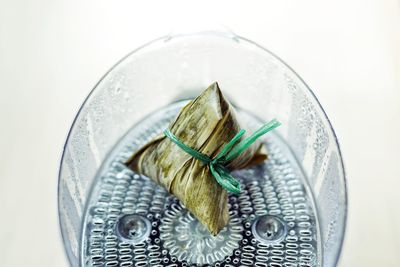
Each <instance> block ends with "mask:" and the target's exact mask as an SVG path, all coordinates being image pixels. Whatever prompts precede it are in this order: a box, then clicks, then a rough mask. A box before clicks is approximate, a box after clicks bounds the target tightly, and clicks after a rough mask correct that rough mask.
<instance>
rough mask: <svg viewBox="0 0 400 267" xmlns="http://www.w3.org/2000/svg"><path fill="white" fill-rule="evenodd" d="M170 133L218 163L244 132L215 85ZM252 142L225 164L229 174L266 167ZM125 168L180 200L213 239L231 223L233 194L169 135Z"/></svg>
mask: <svg viewBox="0 0 400 267" xmlns="http://www.w3.org/2000/svg"><path fill="white" fill-rule="evenodd" d="M168 129H169V131H170V132H171V133H173V135H174V136H175V137H176V138H177V139H179V140H180V141H181V142H182V143H184V144H185V145H186V146H187V147H190V148H191V149H193V150H196V151H198V152H200V153H201V154H203V155H206V156H207V157H208V158H210V159H215V157H217V155H218V154H219V153H221V151H222V150H223V149H224V147H225V146H226V145H227V144H228V143H229V142H230V140H231V139H232V138H234V137H235V135H237V133H238V132H239V131H240V129H241V127H240V125H239V123H238V121H237V119H236V116H235V112H234V109H233V107H232V106H231V105H230V104H229V102H228V101H227V100H226V99H225V98H224V96H223V95H222V93H221V90H220V89H219V87H218V84H217V83H213V84H212V85H211V86H209V87H208V88H207V89H206V90H205V91H204V92H203V93H202V94H201V95H199V96H198V97H197V98H195V99H194V100H192V101H190V102H189V103H188V104H187V105H186V106H185V107H184V108H183V109H182V110H181V111H180V113H179V114H178V116H177V118H176V119H175V121H173V122H172V123H171V125H170V126H169V128H168ZM243 139H244V138H243V137H241V140H243ZM239 141H240V140H239ZM253 142H254V141H253ZM253 142H252V144H251V145H248V147H246V150H244V151H241V152H240V153H238V154H240V155H238V156H237V157H236V158H234V159H232V160H226V159H225V160H226V162H225V166H224V167H223V170H221V171H222V172H223V173H226V171H230V170H234V169H240V168H245V167H248V166H250V165H255V164H258V163H260V162H262V161H264V160H265V159H266V158H267V154H266V151H265V148H264V146H263V145H262V143H261V142H258V141H257V142H254V143H253ZM230 150H233V149H232V148H231V149H230ZM126 165H127V166H128V167H129V168H131V169H132V170H134V171H135V172H138V173H140V174H143V175H146V176H148V177H149V178H151V179H152V180H154V181H155V182H156V183H158V184H159V185H161V186H163V187H164V188H166V190H168V192H170V193H172V194H173V195H175V196H176V197H177V198H179V200H180V201H181V202H182V203H183V205H185V207H186V208H187V209H188V210H189V211H190V212H191V213H192V214H193V215H194V216H195V217H196V218H197V219H198V220H199V221H200V222H201V223H202V224H203V225H204V226H205V227H206V228H207V229H208V230H209V232H210V233H211V234H213V235H217V234H218V233H219V231H220V230H221V229H222V228H223V227H224V226H225V225H226V224H227V223H228V219H229V214H228V193H227V191H226V190H225V189H224V188H223V187H222V186H221V185H220V184H219V182H218V181H217V180H216V179H215V177H213V174H212V173H211V170H210V166H211V165H209V164H206V163H205V162H202V161H201V160H199V159H197V158H196V157H193V156H192V155H190V154H189V153H187V152H185V151H184V150H183V149H182V148H181V147H179V146H178V145H176V143H174V142H172V141H171V140H170V139H169V138H167V137H166V136H165V135H160V136H158V137H156V138H155V139H154V140H152V141H150V142H149V143H147V144H146V145H144V146H143V147H142V148H141V149H139V150H138V151H137V152H136V153H134V155H133V156H132V157H131V158H130V159H129V160H128V161H127V162H126ZM221 168H222V167H221Z"/></svg>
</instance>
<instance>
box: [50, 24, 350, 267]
mask: <svg viewBox="0 0 400 267" xmlns="http://www.w3.org/2000/svg"><path fill="white" fill-rule="evenodd" d="M193 36H199V37H200V36H215V37H222V38H228V39H232V40H236V41H242V42H244V43H247V44H249V45H253V46H255V47H257V48H259V49H261V50H262V51H264V52H265V53H268V54H269V55H271V56H272V57H274V58H275V59H277V60H278V61H279V62H280V63H282V64H283V65H284V66H285V67H286V68H287V69H288V70H289V71H291V72H292V73H293V74H294V75H295V76H296V77H297V78H298V79H299V81H300V82H301V83H303V85H304V86H305V87H306V89H307V90H308V92H309V93H310V95H311V97H312V98H313V99H314V100H315V102H316V103H317V105H318V107H319V108H320V110H321V111H322V113H323V116H324V117H325V119H326V121H327V122H328V125H329V128H330V130H331V132H332V134H333V136H334V139H335V144H336V146H337V148H338V153H339V158H340V167H341V170H342V172H343V181H342V182H343V185H344V207H343V208H344V216H343V218H344V219H343V222H342V224H343V228H342V233H341V235H340V241H339V242H340V244H339V249H338V251H337V255H336V257H335V266H336V265H337V263H338V261H339V259H340V255H341V252H342V247H343V242H344V238H345V234H346V226H347V213H348V194H347V181H346V171H345V166H344V162H343V155H342V152H341V149H340V144H339V140H338V138H337V135H336V132H335V130H334V129H333V126H332V123H331V121H330V119H329V118H328V115H327V114H326V112H325V110H324V108H323V107H322V105H321V103H320V102H319V100H318V98H317V96H316V95H315V93H314V92H313V91H312V90H311V88H310V87H309V86H308V84H307V83H306V82H305V81H304V80H303V79H302V78H301V76H300V75H298V74H297V72H296V71H294V70H293V69H292V68H291V67H290V66H289V65H288V64H287V63H286V62H285V61H284V60H282V59H281V58H280V57H278V56H277V55H276V54H274V53H273V52H271V51H270V50H268V49H266V48H264V47H263V46H261V45H259V44H257V43H255V42H253V41H251V40H249V39H247V38H245V37H242V36H239V35H236V34H235V33H233V32H231V31H227V32H221V31H201V32H194V33H184V34H171V35H165V36H162V37H159V38H157V39H154V40H152V41H150V42H147V43H145V44H144V45H142V46H140V47H138V48H136V49H135V50H133V51H132V52H130V53H128V54H127V55H126V56H124V57H123V58H122V59H120V60H119V61H118V62H117V63H116V64H114V66H112V67H111V68H110V69H109V70H108V71H107V72H106V73H105V74H104V75H103V76H102V77H101V79H100V80H99V81H98V82H97V83H96V85H95V86H94V87H93V88H92V89H91V91H90V92H89V94H88V95H87V97H86V98H85V100H84V101H83V103H82V105H81V106H80V108H79V109H78V112H77V114H76V116H75V118H74V119H73V122H72V124H71V127H70V129H69V131H68V134H67V138H66V141H65V144H64V146H63V149H62V156H61V160H60V165H59V171H58V185H57V194H58V195H57V199H58V201H57V202H58V203H57V207H58V213H57V214H58V223H59V227H60V232H61V237H62V241H63V245H64V251H65V253H66V255H67V258H68V261H69V263H70V265H71V266H72V259H71V258H72V256H71V252H70V251H68V249H67V247H66V246H65V244H66V241H67V236H66V234H65V232H64V228H63V225H62V223H61V214H60V208H61V198H60V184H61V170H62V167H63V162H64V156H65V151H66V148H67V146H68V145H69V140H70V137H71V134H72V131H73V130H74V128H75V124H76V121H77V120H78V118H79V116H80V114H81V111H82V110H83V108H84V107H85V106H86V103H87V102H88V100H89V99H90V98H91V97H92V95H93V93H94V92H95V91H96V88H97V87H98V85H99V84H100V83H101V82H102V81H103V80H104V79H105V78H106V77H107V76H108V74H109V73H110V72H112V71H113V70H114V69H115V68H116V67H118V66H119V65H120V64H122V63H123V62H124V61H125V60H126V59H128V58H129V57H130V56H131V55H133V54H135V53H137V52H140V51H141V50H143V49H144V48H146V47H148V46H151V45H153V44H156V43H158V42H166V41H169V40H171V39H175V38H185V37H193ZM79 243H81V242H79ZM80 246H81V245H80V244H79V250H80V249H81V248H80Z"/></svg>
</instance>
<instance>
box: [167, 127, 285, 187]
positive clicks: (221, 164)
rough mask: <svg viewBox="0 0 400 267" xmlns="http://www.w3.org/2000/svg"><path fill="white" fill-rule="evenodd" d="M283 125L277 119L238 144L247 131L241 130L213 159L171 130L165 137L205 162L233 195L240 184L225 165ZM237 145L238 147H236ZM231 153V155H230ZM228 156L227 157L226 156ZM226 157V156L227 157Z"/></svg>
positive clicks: (219, 181)
mask: <svg viewBox="0 0 400 267" xmlns="http://www.w3.org/2000/svg"><path fill="white" fill-rule="evenodd" d="M279 125H281V123H280V122H278V121H277V120H276V119H273V120H272V121H270V122H268V123H266V124H264V125H263V126H262V127H260V128H259V129H258V130H257V131H255V132H254V133H253V134H251V135H250V136H249V137H247V138H245V139H243V140H242V141H240V142H239V143H238V144H236V143H237V142H238V141H239V139H240V138H241V137H242V136H243V134H244V133H245V132H246V131H245V130H243V129H242V130H240V131H239V132H238V133H237V134H236V135H235V136H234V137H233V138H232V139H231V140H230V141H229V142H228V143H227V144H226V145H225V146H224V147H223V148H222V150H221V152H220V153H219V154H218V155H217V156H216V157H215V158H214V159H211V158H210V157H208V156H207V155H205V154H203V153H201V152H199V151H197V150H195V149H193V148H191V147H189V146H187V145H185V144H184V143H183V142H181V141H180V140H179V139H178V138H177V137H176V136H175V135H174V134H173V133H171V131H170V130H168V129H166V130H164V134H165V136H167V137H168V138H169V139H170V140H171V141H172V142H174V143H175V144H176V145H177V146H179V147H180V148H181V149H182V150H183V151H185V152H186V153H188V154H189V155H191V156H192V157H194V158H196V159H198V160H200V161H202V162H204V163H205V164H207V165H208V166H209V167H210V171H211V174H212V175H213V176H214V178H215V180H216V181H217V182H218V183H219V184H220V185H221V186H222V187H223V188H225V189H226V190H228V191H229V192H231V193H234V194H239V193H240V183H239V181H238V180H236V179H235V178H234V177H233V176H232V175H231V174H230V172H229V170H228V169H227V168H226V167H225V164H226V163H227V162H229V161H232V160H234V159H235V158H237V157H238V156H239V155H240V154H241V153H243V151H245V150H246V149H247V148H248V147H249V146H251V145H252V144H253V143H254V142H255V141H256V140H257V139H258V138H259V137H260V136H262V135H264V134H266V133H268V132H269V131H271V130H273V129H275V128H276V127H278V126H279ZM235 144H236V145H235ZM228 151H229V153H228ZM226 154H227V155H226ZM225 155H226V156H225Z"/></svg>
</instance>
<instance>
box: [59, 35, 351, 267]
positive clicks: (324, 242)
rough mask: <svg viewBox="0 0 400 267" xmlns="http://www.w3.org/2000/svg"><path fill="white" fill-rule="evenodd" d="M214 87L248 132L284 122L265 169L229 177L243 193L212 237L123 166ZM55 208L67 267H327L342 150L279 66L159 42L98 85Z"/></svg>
mask: <svg viewBox="0 0 400 267" xmlns="http://www.w3.org/2000/svg"><path fill="white" fill-rule="evenodd" d="M214 81H218V83H219V85H220V87H221V89H222V90H223V92H224V94H225V95H226V97H227V98H228V99H229V100H230V102H231V103H233V104H234V105H235V106H236V107H237V110H238V113H239V116H240V117H241V118H242V119H243V120H247V122H248V124H249V125H253V126H254V127H256V126H257V125H258V124H259V123H262V122H266V121H268V120H270V119H272V118H277V119H278V120H279V121H280V122H281V123H282V126H281V127H279V128H278V129H276V130H274V133H271V134H268V136H266V138H265V140H266V141H265V144H266V147H267V149H268V152H269V156H270V158H269V160H268V161H266V162H265V164H263V165H262V166H258V167H254V168H250V169H247V170H242V171H235V172H234V175H235V177H237V178H238V179H239V180H240V181H241V183H242V193H241V194H240V195H238V196H235V195H230V196H229V208H230V220H229V223H228V225H227V226H226V227H225V228H224V229H223V230H222V231H221V233H220V234H219V235H218V236H216V237H213V236H211V235H210V234H209V233H208V232H207V230H205V229H204V227H203V226H202V225H201V224H199V223H198V222H197V220H196V219H195V218H194V217H193V216H192V215H191V214H190V213H189V212H187V210H186V209H185V207H184V206H183V205H182V203H180V202H179V201H178V200H177V199H176V198H175V197H174V196H172V195H170V194H168V193H167V192H166V191H165V190H164V189H163V188H161V187H159V186H157V185H155V184H154V183H153V182H152V181H151V180H150V179H148V178H146V177H143V176H140V175H138V174H135V173H133V172H132V171H129V170H128V169H126V168H125V167H124V165H123V164H122V163H123V161H124V160H125V159H126V158H127V157H129V154H130V153H131V152H132V150H133V149H135V148H138V146H140V145H141V144H143V143H144V142H146V141H148V140H150V139H151V138H152V137H154V136H155V135H156V134H158V133H161V132H162V130H163V128H165V127H166V126H167V125H168V123H169V122H170V121H171V120H172V119H173V118H174V117H175V116H176V114H177V112H178V111H179V109H180V108H181V107H182V106H183V105H184V104H185V103H187V102H186V101H185V100H187V99H190V98H193V97H195V96H196V95H198V94H199V93H200V92H201V90H203V89H205V88H206V87H207V86H208V85H209V84H211V83H212V82H214ZM133 140H135V141H133ZM58 202H59V203H58V206H59V218H60V227H61V232H62V237H63V241H64V246H65V250H66V252H67V255H68V259H69V262H70V265H71V266H246V265H247V266H326V267H331V266H336V264H337V261H338V258H339V254H340V251H341V247H342V242H343V237H344V232H345V223H346V212H347V199H346V184H345V173H344V168H343V161H342V156H341V153H340V149H339V145H338V141H337V138H336V136H335V133H334V131H333V128H332V126H331V124H330V122H329V120H328V118H327V116H326V114H325V112H324V110H323V109H322V107H321V105H320V104H319V102H318V100H317V99H316V97H315V95H314V94H313V93H312V91H311V90H310V89H309V88H308V87H307V85H306V84H305V83H304V81H302V79H301V78H300V77H299V76H298V75H297V74H296V73H295V72H294V71H293V70H292V69H291V68H290V67H289V66H287V65H286V64H285V63H284V62H283V61H282V60H281V59H279V58H278V57H277V56H275V55H274V54H272V53H271V52H269V51H268V50H266V49H264V48H263V47H261V46H259V45H257V44H255V43H253V42H252V41H249V40H247V39H245V38H242V37H239V36H236V35H234V34H232V33H225V32H201V33H195V34H185V35H173V36H165V37H162V38H160V39H157V40H155V41H152V42H150V43H148V44H146V45H144V46H142V47H140V48H139V49H137V50H135V51H133V52H132V53H130V54H129V55H128V56H126V57H125V58H124V59H122V60H121V61H120V62H118V63H117V64H116V65H115V66H114V67H113V68H112V69H111V70H110V71H109V72H108V73H107V74H106V75H105V76H104V77H103V78H102V79H101V80H100V82H99V83H98V84H97V85H96V87H95V88H94V89H93V90H92V91H91V93H90V94H89V96H88V97H87V99H86V100H85V102H84V103H83V105H82V107H81V108H80V110H79V112H78V114H77V116H76V118H75V120H74V123H73V125H72V127H71V130H70V132H69V135H68V138H67V141H66V143H65V147H64V151H63V157H62V160H61V166H60V173H59V185H58Z"/></svg>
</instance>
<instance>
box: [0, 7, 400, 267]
mask: <svg viewBox="0 0 400 267" xmlns="http://www.w3.org/2000/svg"><path fill="white" fill-rule="evenodd" d="M209 21H214V22H216V23H222V24H224V25H226V26H228V27H229V28H230V29H232V30H233V31H234V32H236V33H237V34H239V35H242V36H245V37H247V38H249V39H251V40H254V41H256V42H258V43H260V44H261V45H263V46H265V47H267V48H268V49H270V50H271V51H273V52H274V53H276V54H277V55H279V56H280V57H281V58H282V59H284V60H285V61H286V62H287V63H288V64H289V65H290V66H292V67H293V68H294V69H295V70H296V71H297V72H298V73H299V74H300V76H302V77H303V78H304V80H305V81H306V82H307V83H308V84H309V85H310V87H311V88H312V89H313V90H314V92H315V93H316V95H317V97H318V98H319V99H320V101H321V103H322V105H323V106H324V107H325V109H326V111H327V113H328V116H329V117H330V119H331V121H332V123H333V125H334V128H335V129H336V132H337V135H338V137H339V140H340V142H341V145H342V150H343V154H344V160H345V165H346V169H347V175H348V186H349V198H350V207H349V219H348V228H347V235H346V240H345V246H344V249H343V253H342V258H341V262H340V266H387V267H388V266H399V265H400V208H399V206H400V205H399V203H400V161H399V153H400V126H399V125H400V2H399V0H375V1H373V0H346V1H330V2H329V3H328V1H304V0H303V1H282V0H280V1H205V0H202V1H196V2H195V1H180V2H179V1H159V2H156V1H141V2H139V1H136V2H135V1H102V0H97V1H83V0H82V1H67V0H66V1H57V0H38V1H15V0H14V1H13V0H10V1H4V0H0V203H1V204H0V265H1V266H44V267H46V266H62V267H63V266H67V265H68V263H67V260H66V258H65V256H64V252H63V247H62V243H61V239H60V234H59V229H58V221H57V207H56V199H57V195H56V188H57V170H58V164H59V160H60V156H61V150H62V146H63V142H64V141H65V138H66V134H67V131H68V129H69V126H70V124H71V123H72V120H73V117H74V115H75V113H76V112H77V110H78V108H79V106H80V104H81V103H82V101H83V100H84V98H85V96H86V95H87V94H88V92H89V90H90V89H91V88H92V87H93V86H94V85H95V83H96V82H97V81H98V80H99V79H100V77H101V76H102V75H103V74H104V73H105V72H106V71H107V70H108V69H109V68H110V67H111V66H112V65H113V64H114V63H115V62H116V61H118V60H119V59H120V58H121V57H123V56H124V55H125V54H127V53H128V52H129V51H131V50H132V49H134V48H136V47H138V46H139V45H141V44H143V43H145V42H147V41H149V40H151V39H154V38H156V37H159V36H161V35H164V34H166V33H168V32H170V30H171V29H178V30H179V29H180V27H184V26H186V25H188V24H189V25H192V24H199V25H202V24H204V23H206V22H207V24H209V23H208V22H209Z"/></svg>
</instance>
